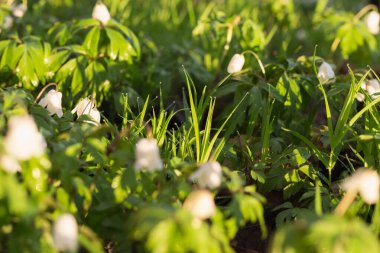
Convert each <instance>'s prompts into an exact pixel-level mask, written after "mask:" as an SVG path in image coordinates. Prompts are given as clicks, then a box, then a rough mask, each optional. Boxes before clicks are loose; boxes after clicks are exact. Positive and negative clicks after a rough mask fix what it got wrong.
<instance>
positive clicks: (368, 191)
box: [342, 168, 380, 204]
mask: <svg viewBox="0 0 380 253" xmlns="http://www.w3.org/2000/svg"><path fill="white" fill-rule="evenodd" d="M342 187H343V189H344V190H345V191H346V192H359V193H360V196H362V198H363V200H364V201H365V202H366V203H368V204H374V203H376V202H377V201H378V200H379V191H380V177H379V175H378V174H377V172H376V171H374V170H371V169H365V168H362V169H358V170H357V171H356V172H355V173H354V174H353V175H352V176H351V177H349V178H347V179H346V180H345V181H344V182H343V185H342Z"/></svg>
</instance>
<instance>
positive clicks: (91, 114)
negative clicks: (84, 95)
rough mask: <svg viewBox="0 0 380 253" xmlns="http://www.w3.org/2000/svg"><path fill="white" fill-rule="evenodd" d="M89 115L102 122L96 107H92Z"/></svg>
mask: <svg viewBox="0 0 380 253" xmlns="http://www.w3.org/2000/svg"><path fill="white" fill-rule="evenodd" d="M89 115H90V116H91V118H93V119H94V120H95V121H96V122H98V123H100V112H99V111H98V109H96V108H92V110H91V111H90V113H89Z"/></svg>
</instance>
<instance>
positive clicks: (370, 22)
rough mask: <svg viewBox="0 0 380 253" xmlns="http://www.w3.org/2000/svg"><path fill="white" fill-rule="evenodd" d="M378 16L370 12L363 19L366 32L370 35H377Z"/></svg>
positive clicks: (379, 17) (379, 21)
mask: <svg viewBox="0 0 380 253" xmlns="http://www.w3.org/2000/svg"><path fill="white" fill-rule="evenodd" d="M379 23H380V15H379V13H378V12H377V11H371V12H370V13H369V14H368V15H367V16H366V18H365V24H366V26H367V28H368V31H369V32H370V33H372V34H378V33H379Z"/></svg>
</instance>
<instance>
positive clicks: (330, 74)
mask: <svg viewBox="0 0 380 253" xmlns="http://www.w3.org/2000/svg"><path fill="white" fill-rule="evenodd" d="M318 78H319V80H320V81H321V82H322V83H324V82H326V81H328V80H330V79H334V78H335V74H334V71H333V69H332V68H331V66H330V64H328V63H326V62H323V63H322V64H321V66H319V69H318Z"/></svg>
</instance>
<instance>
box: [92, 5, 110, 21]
mask: <svg viewBox="0 0 380 253" xmlns="http://www.w3.org/2000/svg"><path fill="white" fill-rule="evenodd" d="M92 17H93V18H94V19H96V20H99V21H100V22H101V23H102V24H103V25H105V24H107V22H108V20H110V19H111V15H110V13H109V11H108V9H107V6H105V5H104V4H102V3H97V4H96V5H95V7H94V9H93V11H92Z"/></svg>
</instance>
